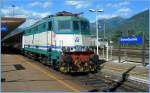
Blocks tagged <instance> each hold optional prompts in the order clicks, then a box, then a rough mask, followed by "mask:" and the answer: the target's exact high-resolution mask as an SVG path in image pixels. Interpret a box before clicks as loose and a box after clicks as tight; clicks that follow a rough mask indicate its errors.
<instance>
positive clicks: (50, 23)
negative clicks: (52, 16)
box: [48, 21, 52, 30]
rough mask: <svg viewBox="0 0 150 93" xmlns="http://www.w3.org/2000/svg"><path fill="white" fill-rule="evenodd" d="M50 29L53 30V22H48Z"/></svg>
mask: <svg viewBox="0 0 150 93" xmlns="http://www.w3.org/2000/svg"><path fill="white" fill-rule="evenodd" d="M48 30H52V22H51V21H50V22H48Z"/></svg>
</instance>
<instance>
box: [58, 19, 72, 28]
mask: <svg viewBox="0 0 150 93" xmlns="http://www.w3.org/2000/svg"><path fill="white" fill-rule="evenodd" d="M58 29H59V30H68V29H71V21H67V20H62V21H58Z"/></svg>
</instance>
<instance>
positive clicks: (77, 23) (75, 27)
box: [73, 21, 79, 30]
mask: <svg viewBox="0 0 150 93" xmlns="http://www.w3.org/2000/svg"><path fill="white" fill-rule="evenodd" d="M73 30H79V22H78V21H73Z"/></svg>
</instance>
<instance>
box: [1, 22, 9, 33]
mask: <svg viewBox="0 0 150 93" xmlns="http://www.w3.org/2000/svg"><path fill="white" fill-rule="evenodd" d="M7 31H8V26H7V25H6V24H2V25H1V32H7Z"/></svg>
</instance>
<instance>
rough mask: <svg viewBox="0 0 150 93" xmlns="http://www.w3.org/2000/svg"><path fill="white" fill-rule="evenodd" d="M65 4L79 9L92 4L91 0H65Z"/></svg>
mask: <svg viewBox="0 0 150 93" xmlns="http://www.w3.org/2000/svg"><path fill="white" fill-rule="evenodd" d="M65 4H66V5H70V6H74V7H75V8H77V9H80V8H86V7H88V6H89V5H90V2H89V1H81V0H80V1H79V0H78V1H70V0H67V1H65Z"/></svg>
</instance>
